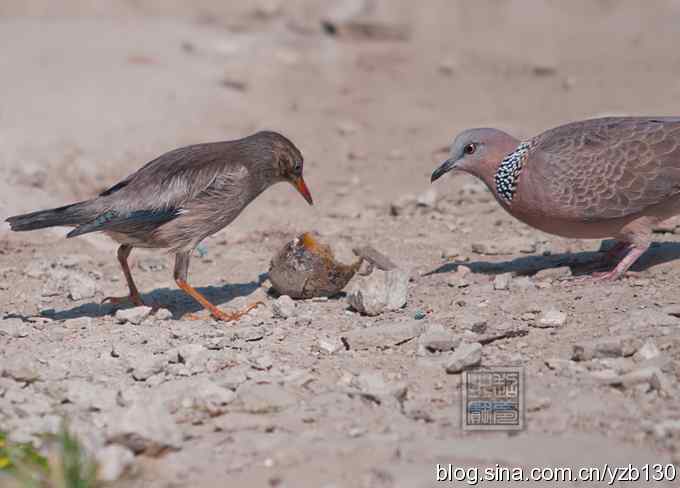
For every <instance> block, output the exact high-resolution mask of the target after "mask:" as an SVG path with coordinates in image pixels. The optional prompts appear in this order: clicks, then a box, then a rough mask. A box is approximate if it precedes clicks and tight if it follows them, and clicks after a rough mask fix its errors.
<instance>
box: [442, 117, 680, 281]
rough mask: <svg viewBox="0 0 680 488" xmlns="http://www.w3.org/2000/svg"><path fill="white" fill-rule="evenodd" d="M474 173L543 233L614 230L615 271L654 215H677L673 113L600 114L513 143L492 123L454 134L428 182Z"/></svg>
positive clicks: (582, 234)
mask: <svg viewBox="0 0 680 488" xmlns="http://www.w3.org/2000/svg"><path fill="white" fill-rule="evenodd" d="M451 170H460V171H464V172H466V173H470V174H472V175H475V176H477V177H478V178H480V179H481V180H482V181H483V182H484V183H485V184H486V185H487V186H488V187H489V189H490V190H491V192H492V193H493V194H494V196H495V197H496V200H498V202H499V203H500V205H501V206H502V207H503V208H504V209H505V210H507V211H508V212H509V213H510V214H511V215H513V216H514V217H516V218H518V219H519V220H521V221H522V222H525V223H526V224H529V225H530V226H532V227H535V228H537V229H540V230H542V231H544V232H548V233H551V234H556V235H560V236H564V237H575V238H583V239H602V238H609V237H611V238H614V239H616V240H617V244H616V245H615V246H614V248H613V249H612V250H611V251H610V252H609V257H611V258H615V257H616V258H622V259H621V260H620V261H619V263H618V264H617V265H616V266H615V267H614V269H613V270H611V271H609V272H607V273H598V274H596V275H595V277H596V278H598V279H604V280H607V279H617V278H619V277H621V276H622V275H623V274H624V273H625V272H626V271H627V270H628V268H630V266H631V265H632V264H633V263H634V262H635V261H636V260H637V259H638V258H639V257H640V256H641V255H642V254H643V253H644V252H645V251H646V250H647V249H648V248H649V245H650V243H651V238H652V229H653V227H654V225H655V224H657V223H658V222H661V221H663V220H665V219H668V218H669V217H672V216H674V215H677V214H680V117H609V118H602V119H592V120H584V121H580V122H574V123H571V124H567V125H563V126H560V127H557V128H554V129H550V130H548V131H546V132H543V133H542V134H539V135H538V136H536V137H533V138H531V139H529V140H527V141H524V142H521V141H519V140H517V139H515V138H514V137H512V136H510V135H508V134H506V133H504V132H501V131H499V130H496V129H470V130H466V131H464V132H462V133H461V134H459V135H458V136H457V137H456V139H455V141H454V142H453V145H452V146H451V153H450V158H449V159H448V160H446V161H445V162H444V163H443V164H442V165H441V166H439V167H438V168H437V169H436V170H435V171H434V172H433V173H432V181H435V180H437V179H438V178H440V177H441V176H442V175H443V174H445V173H447V172H449V171H451Z"/></svg>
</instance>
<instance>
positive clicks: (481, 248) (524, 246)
mask: <svg viewBox="0 0 680 488" xmlns="http://www.w3.org/2000/svg"><path fill="white" fill-rule="evenodd" d="M471 248H472V251H473V252H475V253H477V254H485V255H489V256H493V255H499V254H504V255H505V254H516V253H526V254H529V253H532V252H536V241H534V240H530V239H526V238H523V237H514V238H509V239H503V240H494V241H483V242H473V243H472V246H471Z"/></svg>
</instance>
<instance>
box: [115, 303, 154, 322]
mask: <svg viewBox="0 0 680 488" xmlns="http://www.w3.org/2000/svg"><path fill="white" fill-rule="evenodd" d="M151 312H152V308H151V307H147V306H145V305H142V306H141V307H133V308H126V309H122V310H118V311H117V312H116V320H117V321H118V323H119V324H124V323H126V322H129V323H131V324H135V325H139V324H141V323H142V322H143V321H144V319H146V318H147V317H148V316H149V315H150V314H151Z"/></svg>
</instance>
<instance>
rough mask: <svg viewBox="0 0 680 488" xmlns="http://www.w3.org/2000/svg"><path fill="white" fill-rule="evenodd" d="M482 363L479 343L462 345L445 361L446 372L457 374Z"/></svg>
mask: <svg viewBox="0 0 680 488" xmlns="http://www.w3.org/2000/svg"><path fill="white" fill-rule="evenodd" d="M481 362H482V345H481V344H480V343H479V342H473V343H471V344H468V343H463V344H461V345H460V346H458V347H457V348H456V350H455V351H453V353H451V355H450V356H449V357H448V358H447V360H446V366H445V369H446V372H447V373H449V374H457V373H460V372H462V371H464V370H466V369H469V368H472V367H475V366H479V365H480V364H481Z"/></svg>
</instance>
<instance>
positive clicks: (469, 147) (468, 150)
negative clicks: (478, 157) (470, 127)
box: [463, 142, 477, 154]
mask: <svg viewBox="0 0 680 488" xmlns="http://www.w3.org/2000/svg"><path fill="white" fill-rule="evenodd" d="M476 150H477V144H475V143H474V142H471V143H470V144H466V145H465V147H464V148H463V152H464V153H465V154H474V153H475V151H476Z"/></svg>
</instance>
